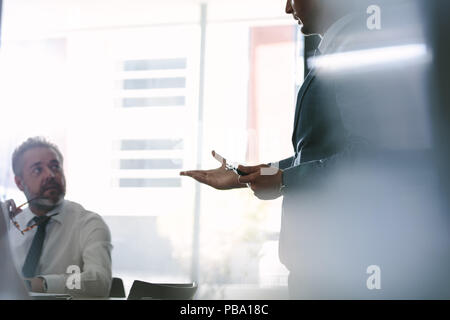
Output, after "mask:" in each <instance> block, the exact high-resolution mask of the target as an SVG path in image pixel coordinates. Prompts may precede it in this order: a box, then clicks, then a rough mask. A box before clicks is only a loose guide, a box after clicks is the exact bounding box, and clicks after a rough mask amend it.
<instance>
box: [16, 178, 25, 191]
mask: <svg viewBox="0 0 450 320" xmlns="http://www.w3.org/2000/svg"><path fill="white" fill-rule="evenodd" d="M14 181H15V182H16V186H17V188H19V189H20V191H24V187H23V182H22V178H21V177H19V176H14Z"/></svg>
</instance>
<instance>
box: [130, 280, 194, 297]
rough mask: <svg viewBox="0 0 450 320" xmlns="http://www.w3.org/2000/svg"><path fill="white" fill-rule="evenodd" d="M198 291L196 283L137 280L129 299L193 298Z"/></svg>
mask: <svg viewBox="0 0 450 320" xmlns="http://www.w3.org/2000/svg"><path fill="white" fill-rule="evenodd" d="M196 291H197V284H196V283H195V282H194V283H149V282H144V281H139V280H135V281H134V282H133V285H132V286H131V290H130V294H129V295H128V300H145V299H156V300H192V298H193V297H194V295H195V292H196Z"/></svg>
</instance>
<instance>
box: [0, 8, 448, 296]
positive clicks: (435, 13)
mask: <svg viewBox="0 0 450 320" xmlns="http://www.w3.org/2000/svg"><path fill="white" fill-rule="evenodd" d="M397 2H405V3H406V2H408V1H407V0H405V1H404V0H397ZM410 2H411V3H412V2H415V1H413V0H411V1H410ZM417 2H418V3H419V2H421V1H417ZM421 3H422V5H423V4H425V5H423V6H422V7H421V8H427V10H423V11H420V12H419V13H418V14H417V20H416V21H414V22H415V23H418V24H419V25H421V26H425V27H426V28H425V31H424V33H425V34H426V37H425V39H426V40H424V39H422V40H421V41H424V42H425V45H427V46H428V48H427V53H430V54H431V56H432V59H431V62H430V67H431V68H430V73H429V74H427V76H429V78H425V77H424V83H426V85H425V86H424V87H427V88H428V92H425V93H424V96H426V97H425V98H424V101H425V99H427V100H426V102H425V103H424V104H423V106H425V109H423V110H422V111H423V113H424V114H425V115H427V116H426V117H422V118H420V119H421V122H420V123H419V124H420V125H418V127H417V128H419V129H420V128H423V124H424V123H426V124H427V125H428V124H429V126H427V127H426V128H427V130H424V133H426V135H427V137H430V138H429V139H426V142H427V144H426V146H425V147H426V148H424V150H426V151H427V152H428V151H429V152H432V153H433V157H436V160H437V161H436V167H435V168H433V170H436V172H437V173H438V176H439V178H440V179H439V183H440V188H439V189H438V188H436V189H432V190H431V189H430V191H429V192H430V194H431V193H432V194H433V197H430V199H429V200H428V201H430V202H432V201H434V200H433V199H435V198H436V199H437V201H436V202H433V205H434V204H436V203H438V205H436V206H441V207H442V209H439V212H441V211H440V210H442V212H444V213H445V215H446V217H447V218H448V208H449V201H448V199H449V197H448V190H449V181H450V179H448V176H449V172H450V171H449V170H448V161H449V154H450V152H449V149H448V148H449V145H448V136H449V134H448V130H449V128H450V126H448V123H449V112H448V101H449V97H448V94H449V91H448V84H447V83H448V82H447V80H446V79H447V77H448V74H449V70H448V67H449V63H448V56H449V54H448V50H449V46H448V41H447V37H448V30H449V28H448V23H447V22H446V21H447V18H446V16H445V14H446V13H448V9H449V4H448V1H445V0H435V1H430V2H427V1H422V2H421ZM426 3H428V5H427V4H426ZM0 4H1V6H0V8H1V17H2V19H1V24H0V25H1V51H0V70H1V71H0V93H1V94H0V107H1V111H2V117H1V119H2V122H1V124H0V198H1V199H2V200H4V199H10V198H12V199H14V200H15V201H16V203H22V202H25V198H24V196H23V194H22V193H21V192H20V191H19V190H18V189H17V188H16V186H15V184H14V177H13V175H12V170H11V161H10V158H11V154H12V152H13V150H14V148H15V147H16V146H18V145H19V144H20V143H21V142H22V141H24V140H25V139H26V138H27V137H30V136H36V135H40V136H45V137H47V138H48V139H49V140H51V141H53V142H55V143H56V144H57V145H58V146H59V147H60V148H61V150H62V152H63V154H64V156H65V162H64V168H65V173H66V178H67V196H66V198H67V199H69V200H73V201H76V202H79V203H80V204H82V205H83V206H84V207H85V208H86V209H88V210H91V211H94V212H97V213H99V214H100V215H101V216H102V217H103V218H104V219H105V221H106V223H107V224H108V225H109V227H110V229H111V233H112V241H113V246H114V249H113V256H112V258H113V276H114V277H119V278H122V279H123V280H124V284H125V288H126V290H129V288H130V286H131V284H132V282H133V280H143V281H147V282H191V281H196V282H197V283H198V284H199V289H198V292H197V295H196V298H198V299H245V298H251V299H262V298H267V299H284V298H287V297H288V294H287V275H288V272H287V270H286V269H285V268H284V266H283V265H282V264H281V263H280V262H279V259H278V235H279V230H280V220H281V200H280V199H279V200H275V201H269V202H262V201H259V200H257V199H256V198H255V197H254V196H253V194H252V193H251V191H249V190H247V189H240V190H234V191H225V192H219V191H217V190H214V189H212V188H209V187H206V186H203V185H200V184H198V183H196V182H195V181H193V180H192V179H188V178H181V177H180V176H179V175H178V173H179V171H182V170H188V169H195V168H212V167H217V166H218V165H219V163H218V162H217V161H216V160H215V159H213V157H212V155H211V153H210V152H211V150H216V151H217V152H218V153H219V154H221V155H222V156H224V157H225V158H227V159H228V160H229V162H239V163H247V164H257V163H262V162H271V161H276V160H280V159H283V158H286V157H288V156H290V155H291V154H292V146H291V143H290V141H291V130H292V123H293V117H294V110H295V100H296V93H297V92H298V89H299V87H300V86H301V84H302V82H303V79H304V76H305V74H306V72H307V70H305V59H304V55H305V54H306V55H307V54H308V51H309V50H308V47H309V45H310V44H311V42H312V41H313V38H307V39H306V40H305V38H304V37H303V36H302V35H301V33H300V31H299V28H298V26H297V23H296V21H294V20H293V19H292V17H291V16H290V15H286V14H285V13H284V6H285V2H284V1H273V0H203V1H199V0H174V1H170V2H167V1H162V0H114V1H111V0H89V1H88V0H84V1H83V0H0ZM422 19H423V20H422ZM406 40H408V39H406ZM305 47H306V48H307V49H306V50H305ZM419 131H420V130H419ZM419 131H417V132H419ZM413 132H416V131H414V130H413ZM409 138H411V136H409ZM410 140H414V139H410ZM408 141H409V140H408ZM424 141H425V140H424ZM433 143H434V145H433V146H432V144H433ZM413 147H414V148H417V147H419V148H422V147H423V146H422V145H420V144H419V146H418V145H417V144H414V143H413ZM431 147H433V148H432V149H430V148H431ZM427 165H428V164H424V165H423V168H424V169H425V168H426V166H427ZM445 228H447V229H446V230H448V225H445ZM445 228H444V229H445ZM445 243H447V242H445ZM448 261H450V260H448V256H446V257H443V258H442V259H441V261H440V262H439V263H442V264H443V265H445V264H448Z"/></svg>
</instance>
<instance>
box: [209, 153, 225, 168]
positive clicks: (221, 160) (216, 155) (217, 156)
mask: <svg viewBox="0 0 450 320" xmlns="http://www.w3.org/2000/svg"><path fill="white" fill-rule="evenodd" d="M211 153H212V156H213V157H214V159H216V160H217V161H219V162H220V164H221V165H222V167H225V166H226V164H227V160H226V159H225V158H223V157H222V156H221V155H220V154H218V153H217V152H215V151H214V150H213V151H212V152H211Z"/></svg>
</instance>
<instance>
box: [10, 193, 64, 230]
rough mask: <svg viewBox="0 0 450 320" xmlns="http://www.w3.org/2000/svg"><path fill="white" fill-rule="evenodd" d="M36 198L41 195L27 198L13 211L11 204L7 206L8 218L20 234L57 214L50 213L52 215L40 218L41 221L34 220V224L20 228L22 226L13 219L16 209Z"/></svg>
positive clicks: (16, 213)
mask: <svg viewBox="0 0 450 320" xmlns="http://www.w3.org/2000/svg"><path fill="white" fill-rule="evenodd" d="M38 198H41V197H36V198H33V199H31V200H28V201H27V202H25V203H23V204H21V205H20V206H18V207H17V208H16V209H15V210H14V211H15V212H13V210H12V206H11V205H9V206H8V213H9V219H10V220H11V222H12V224H13V225H14V226H15V227H16V228H17V230H19V232H20V233H21V234H22V235H24V234H25V232H27V231H30V230H33V229H34V228H36V227H37V226H39V225H41V224H43V223H44V222H46V221H48V220H49V219H50V218H51V217H53V216H56V215H57V214H58V213H55V214H52V215H50V216H47V218H46V219H42V220H41V221H39V222H36V223H35V224H33V225H31V226H29V227H26V228H25V229H22V228H21V227H20V225H19V223H18V222H17V221H16V219H15V217H16V216H17V215H18V214H19V213H20V212H17V211H18V210H19V209H20V208H22V207H23V206H25V205H27V204H28V203H30V202H31V201H33V200H36V199H38Z"/></svg>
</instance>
